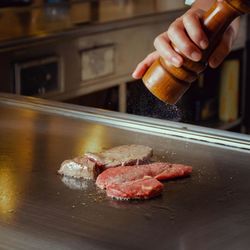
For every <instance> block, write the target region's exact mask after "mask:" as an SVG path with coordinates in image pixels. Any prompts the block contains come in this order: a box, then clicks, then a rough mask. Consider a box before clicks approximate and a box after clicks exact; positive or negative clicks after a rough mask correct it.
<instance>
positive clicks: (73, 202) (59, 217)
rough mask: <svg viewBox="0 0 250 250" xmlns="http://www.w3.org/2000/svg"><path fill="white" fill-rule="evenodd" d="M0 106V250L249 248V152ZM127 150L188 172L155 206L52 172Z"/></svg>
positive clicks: (153, 202)
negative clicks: (91, 155) (140, 150)
mask: <svg viewBox="0 0 250 250" xmlns="http://www.w3.org/2000/svg"><path fill="white" fill-rule="evenodd" d="M0 106H1V107H0V138H1V140H0V249H171V250H172V249H192V250H193V249H220V250H221V249H249V246H250V237H249V235H250V166H249V156H250V154H249V151H247V150H240V149H234V148H233V147H226V146H225V147H223V146H216V145H213V144H212V143H205V142H199V141H195V140H188V139H185V138H181V137H179V138H178V137H176V138H174V137H173V136H169V137H168V136H167V135H166V136H162V135H159V136H157V135H156V134H153V133H151V134H150V133H148V132H146V131H143V130H142V131H140V130H138V131H137V132H135V131H133V130H132V129H131V130H129V129H125V128H119V127H115V126H111V125H105V124H102V123H101V122H95V121H86V120H85V119H84V115H83V117H81V118H76V117H70V116H64V115H62V114H56V112H55V113H54V114H53V107H51V108H50V109H52V110H49V108H48V111H49V112H46V109H47V108H45V109H44V110H43V109H42V108H39V109H40V110H38V109H37V110H36V109H32V108H27V107H24V106H20V107H17V106H16V105H8V104H5V103H4V102H2V104H0ZM65 114H66V115H67V112H66V111H65ZM107 119H109V118H108V117H107ZM124 123H126V121H125V120H124ZM144 125H145V124H144ZM131 143H138V144H144V145H149V146H151V147H153V148H154V152H155V158H156V159H158V160H163V161H169V162H179V163H184V164H190V165H192V166H193V168H194V172H193V174H192V176H191V177H190V178H185V179H179V180H175V181H168V182H165V185H164V186H165V188H164V192H163V194H162V196H160V197H158V198H156V199H152V200H148V201H133V202H126V201H123V202H122V201H115V200H111V199H109V198H106V196H105V194H104V193H102V192H101V191H100V190H98V189H97V188H96V187H95V185H94V184H93V183H92V182H91V181H89V182H80V181H78V182H74V180H72V179H62V178H61V177H60V176H58V175H57V174H56V171H57V170H58V168H59V166H60V163H61V162H62V161H63V160H65V159H68V158H72V157H73V156H76V155H80V154H82V153H84V152H85V151H98V150H101V149H103V148H108V147H112V146H116V145H121V144H131Z"/></svg>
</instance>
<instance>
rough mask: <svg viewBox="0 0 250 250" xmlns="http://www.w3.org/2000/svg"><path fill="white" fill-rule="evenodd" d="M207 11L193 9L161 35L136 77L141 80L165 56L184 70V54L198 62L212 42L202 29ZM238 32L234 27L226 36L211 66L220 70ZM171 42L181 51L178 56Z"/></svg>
mask: <svg viewBox="0 0 250 250" xmlns="http://www.w3.org/2000/svg"><path fill="white" fill-rule="evenodd" d="M203 13H204V11H203V10H200V9H194V8H192V9H190V10H189V11H187V12H186V13H185V14H184V15H183V16H181V17H179V18H177V19H176V20H175V21H174V22H173V23H172V24H171V25H170V26H169V28H168V30H167V32H164V33H162V34H160V35H159V36H157V37H156V38H155V41H154V47H155V49H156V51H154V52H153V53H151V54H149V55H148V56H147V57H146V58H145V59H144V60H143V61H142V62H140V63H139V64H138V65H137V67H136V69H135V71H134V72H133V77H134V78H135V79H140V78H142V76H143V75H144V73H145V72H146V71H147V69H148V68H149V67H150V65H151V64H152V63H153V62H154V61H155V60H156V59H157V58H158V57H159V56H161V57H162V58H163V59H164V60H167V61H168V62H171V63H172V64H173V65H174V66H175V67H181V66H182V64H183V58H182V56H181V55H180V54H182V55H184V56H186V57H187V58H189V59H191V60H192V61H195V62H198V61H200V60H201V57H202V50H204V49H206V48H207V47H208V46H209V41H208V38H207V36H206V34H205V33H204V31H203V29H202V24H201V17H202V15H203ZM236 33H237V32H236V31H235V29H234V28H233V27H232V25H230V26H229V27H228V28H227V30H226V31H225V33H224V34H223V36H222V39H221V42H220V43H219V44H218V46H217V47H216V49H215V50H214V52H213V53H212V55H211V56H210V58H209V61H208V63H209V66H210V67H212V68H216V67H218V66H219V65H220V64H221V63H222V61H223V60H224V58H225V57H226V56H227V55H228V53H229V52H230V50H231V47H232V44H233V41H234V39H235V38H236ZM171 43H173V44H174V45H175V47H176V48H177V49H178V50H179V51H180V54H179V53H177V52H176V51H175V50H174V49H173V47H172V45H171Z"/></svg>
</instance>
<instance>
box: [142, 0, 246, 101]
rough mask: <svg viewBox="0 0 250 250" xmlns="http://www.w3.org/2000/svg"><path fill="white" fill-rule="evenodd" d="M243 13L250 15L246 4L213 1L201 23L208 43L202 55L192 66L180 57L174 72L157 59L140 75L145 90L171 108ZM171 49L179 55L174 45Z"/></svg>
mask: <svg viewBox="0 0 250 250" xmlns="http://www.w3.org/2000/svg"><path fill="white" fill-rule="evenodd" d="M245 13H250V0H224V1H220V2H217V1H216V2H215V3H214V4H213V5H212V7H211V8H210V10H208V11H207V12H206V13H205V14H204V16H203V18H202V21H201V22H202V24H203V28H204V31H205V33H206V35H207V37H208V40H209V47H208V48H207V49H206V50H204V51H203V52H202V59H201V60H200V61H199V62H193V61H192V60H190V59H188V58H186V57H184V56H183V55H182V57H183V59H184V63H183V65H182V67H180V68H177V67H175V66H173V65H172V64H171V63H168V62H167V61H166V60H164V59H163V58H161V57H160V58H159V59H157V60H156V61H155V62H154V63H153V64H152V65H151V66H150V67H149V69H148V70H147V72H146V73H145V74H144V76H143V78H142V80H143V82H144V84H145V86H146V87H147V88H148V89H149V90H150V91H151V92H152V93H153V94H154V95H155V96H156V97H157V98H158V99H160V100H162V101H163V102H166V103H169V104H175V103H176V102H177V101H178V100H179V99H180V98H181V97H182V95H183V94H184V93H185V92H186V91H187V89H188V88H189V87H190V86H191V83H192V82H193V81H195V80H196V79H197V78H198V76H199V74H200V73H201V72H203V71H204V70H205V68H206V66H207V61H208V58H209V56H210V55H211V54H212V52H213V51H214V49H215V48H216V45H217V44H218V43H219V42H220V39H221V37H222V34H223V33H224V32H225V30H226V29H227V27H228V26H229V25H230V23H231V22H232V21H233V20H234V19H235V18H236V17H238V16H241V15H243V14H245ZM172 46H173V48H174V49H175V50H176V51H177V52H178V53H179V54H180V52H179V51H178V49H177V48H175V46H174V44H172Z"/></svg>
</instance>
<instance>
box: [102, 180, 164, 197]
mask: <svg viewBox="0 0 250 250" xmlns="http://www.w3.org/2000/svg"><path fill="white" fill-rule="evenodd" d="M162 190H163V184H162V183H160V182H159V181H158V180H156V179H155V178H152V177H145V178H143V179H139V180H136V181H129V182H125V183H121V184H112V185H109V186H108V187H107V190H106V192H107V195H108V196H109V197H112V198H116V199H119V200H129V199H150V198H153V197H155V196H158V195H160V194H161V192H162Z"/></svg>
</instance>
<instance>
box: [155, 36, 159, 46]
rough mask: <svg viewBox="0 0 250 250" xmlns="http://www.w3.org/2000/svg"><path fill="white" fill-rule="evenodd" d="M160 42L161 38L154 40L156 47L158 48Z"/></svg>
mask: <svg viewBox="0 0 250 250" xmlns="http://www.w3.org/2000/svg"><path fill="white" fill-rule="evenodd" d="M159 42H160V36H157V37H156V38H155V39H154V46H155V47H156V46H157V45H158V44H159Z"/></svg>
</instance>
